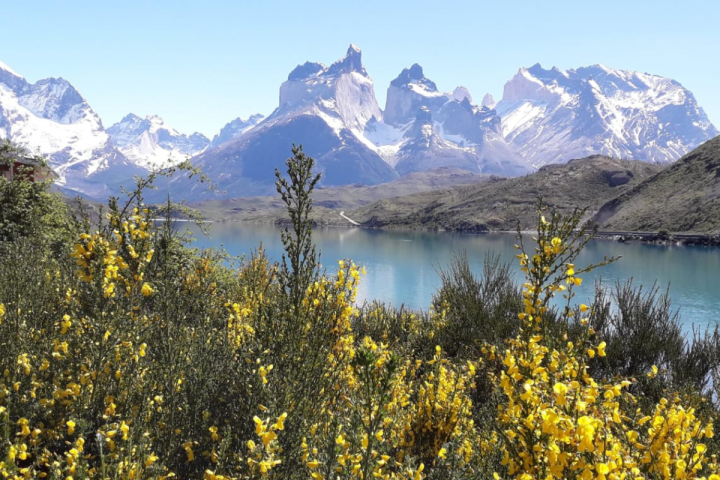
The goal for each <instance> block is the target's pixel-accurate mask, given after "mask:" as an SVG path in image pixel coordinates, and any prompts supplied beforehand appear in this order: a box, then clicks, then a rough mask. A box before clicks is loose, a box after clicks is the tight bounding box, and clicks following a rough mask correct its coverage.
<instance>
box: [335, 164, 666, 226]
mask: <svg viewBox="0 0 720 480" xmlns="http://www.w3.org/2000/svg"><path fill="white" fill-rule="evenodd" d="M660 170H661V167H658V166H656V165H652V164H649V163H646V162H640V161H635V160H616V159H612V158H608V157H604V156H600V155H595V156H592V157H588V158H584V159H577V160H571V161H570V162H568V163H567V164H558V165H548V166H546V167H543V168H541V169H540V170H539V171H538V172H536V173H533V174H530V175H527V176H525V177H517V178H510V179H502V178H491V179H489V180H488V181H485V182H482V183H478V184H474V185H468V186H460V187H454V188H450V189H445V190H435V191H430V192H424V193H419V194H414V195H409V196H404V197H399V198H392V199H384V200H380V201H378V202H375V203H373V204H371V205H368V206H365V207H361V208H358V209H356V210H353V211H352V212H348V213H347V214H348V216H350V217H351V218H353V219H354V220H357V221H359V222H362V223H363V224H364V225H367V226H374V227H387V228H430V229H445V230H462V231H476V232H483V231H493V230H494V231H501V230H514V229H516V228H517V225H518V221H519V222H520V228H522V229H530V228H533V227H534V226H535V225H536V222H537V217H536V210H535V205H536V201H537V198H538V196H542V197H543V198H544V199H545V202H546V203H547V204H548V205H551V206H556V207H557V208H558V209H559V210H560V211H562V212H569V211H571V210H572V209H573V208H574V207H581V208H582V207H588V209H589V212H588V216H590V215H592V214H594V213H595V212H596V211H597V210H598V209H599V208H600V207H601V206H602V205H603V204H605V202H607V201H608V200H610V199H612V198H614V197H616V196H618V195H620V194H622V193H624V192H627V191H629V190H631V189H632V188H633V187H635V186H637V185H639V184H640V183H641V182H643V181H644V180H646V179H648V178H650V177H652V176H654V175H655V174H657V173H658V172H659V171H660Z"/></svg>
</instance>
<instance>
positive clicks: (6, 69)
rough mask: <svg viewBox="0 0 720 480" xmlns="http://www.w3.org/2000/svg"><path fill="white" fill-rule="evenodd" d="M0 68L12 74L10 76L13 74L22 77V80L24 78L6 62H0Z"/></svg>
mask: <svg viewBox="0 0 720 480" xmlns="http://www.w3.org/2000/svg"><path fill="white" fill-rule="evenodd" d="M0 70H3V71H5V72H7V73H9V74H10V75H12V76H14V77H17V78H22V79H23V80H24V78H23V76H22V75H20V74H19V73H17V72H16V71H15V70H13V69H12V68H10V67H9V66H8V65H7V64H5V63H3V62H0Z"/></svg>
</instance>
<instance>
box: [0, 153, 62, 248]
mask: <svg viewBox="0 0 720 480" xmlns="http://www.w3.org/2000/svg"><path fill="white" fill-rule="evenodd" d="M19 160H22V161H23V163H26V162H27V163H31V164H33V165H37V166H38V167H40V168H46V167H47V162H46V161H45V159H44V158H43V157H40V156H30V155H28V153H27V152H26V151H25V150H24V149H23V148H20V147H17V146H14V145H12V144H11V143H10V142H9V141H5V143H3V144H0V165H4V166H7V167H9V168H11V169H12V168H14V165H15V162H17V161H19ZM27 168H30V167H27ZM22 170H23V168H21V172H20V175H15V176H14V177H13V178H12V179H7V178H5V177H0V243H1V242H11V241H14V240H17V239H20V238H27V237H30V236H32V237H33V238H34V241H38V240H43V241H47V240H49V241H54V240H57V238H58V235H60V234H61V232H62V231H64V227H66V226H67V222H68V218H69V217H68V215H67V208H66V205H65V204H64V203H63V201H62V200H61V199H60V197H59V195H58V194H56V193H53V192H52V191H51V185H52V181H51V180H49V179H48V180H43V181H32V180H31V179H30V176H29V175H25V174H23V173H25V172H23V171H22Z"/></svg>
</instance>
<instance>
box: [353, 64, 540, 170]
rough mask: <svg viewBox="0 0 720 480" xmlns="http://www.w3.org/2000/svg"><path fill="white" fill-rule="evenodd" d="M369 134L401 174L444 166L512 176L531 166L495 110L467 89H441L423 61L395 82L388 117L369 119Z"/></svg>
mask: <svg viewBox="0 0 720 480" xmlns="http://www.w3.org/2000/svg"><path fill="white" fill-rule="evenodd" d="M365 136H366V137H367V138H368V139H369V140H370V141H371V142H373V144H374V145H375V146H376V147H377V149H378V151H379V153H380V154H381V155H383V158H385V159H386V161H388V163H390V164H391V165H393V166H395V168H396V170H397V171H398V173H400V174H405V173H409V172H416V171H424V170H428V169H430V168H434V167H441V166H451V167H457V168H463V169H467V170H471V171H474V172H480V173H498V174H501V175H510V176H512V175H521V174H523V173H526V172H528V171H529V170H530V167H529V166H528V165H527V164H526V163H525V162H524V161H523V160H522V159H521V158H520V157H519V156H518V155H517V154H516V153H515V152H513V151H512V149H510V148H509V146H508V145H507V144H506V143H505V140H504V139H503V138H502V136H501V134H500V117H498V116H497V114H496V112H495V111H494V110H492V109H490V108H486V107H479V106H477V105H474V104H473V103H472V96H471V95H470V92H469V91H468V90H467V89H466V88H465V87H457V88H456V89H455V90H454V91H453V92H452V93H443V92H440V91H438V89H437V86H436V85H435V82H433V81H432V80H430V79H429V78H427V77H426V76H425V74H424V72H423V69H422V67H421V66H420V65H418V64H414V65H412V66H411V67H410V68H406V69H404V70H403V71H402V72H401V73H400V75H398V77H397V78H396V79H395V80H393V81H392V82H391V84H390V87H389V88H388V92H387V103H386V106H385V112H384V115H383V117H382V120H380V119H373V120H372V121H371V122H370V123H368V125H367V127H366V131H365Z"/></svg>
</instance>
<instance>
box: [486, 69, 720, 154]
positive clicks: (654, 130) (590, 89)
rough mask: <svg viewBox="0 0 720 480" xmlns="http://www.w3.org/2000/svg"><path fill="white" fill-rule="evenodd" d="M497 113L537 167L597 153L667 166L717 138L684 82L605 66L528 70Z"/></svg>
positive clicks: (520, 149)
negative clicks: (693, 149)
mask: <svg viewBox="0 0 720 480" xmlns="http://www.w3.org/2000/svg"><path fill="white" fill-rule="evenodd" d="M496 109H497V111H498V113H499V114H500V116H501V117H502V132H503V135H504V137H505V138H506V140H508V141H509V142H510V143H511V144H512V145H514V148H515V149H516V150H517V151H518V152H520V154H521V155H522V156H523V157H524V158H525V159H526V160H528V161H529V162H531V163H532V164H533V165H534V166H536V167H540V166H542V165H545V164H547V163H556V162H562V161H567V160H569V159H571V158H581V157H585V156H588V155H591V154H598V153H600V154H604V155H608V156H612V157H615V158H634V159H638V160H645V161H650V162H653V163H666V162H671V161H674V160H676V159H677V158H679V157H680V156H682V155H683V154H685V153H687V152H688V151H689V150H691V149H692V148H694V147H696V146H697V145H699V144H700V143H702V142H704V141H705V140H708V139H710V138H712V137H713V136H715V135H717V134H718V131H717V129H715V127H713V126H712V124H710V122H709V121H708V118H707V116H706V115H705V112H704V111H703V110H702V108H700V107H699V106H698V105H697V102H696V101H695V98H694V97H693V95H692V93H690V92H689V91H688V90H686V89H685V88H683V86H682V85H680V84H679V83H678V82H676V81H674V80H671V79H668V78H664V77H660V76H657V75H650V74H647V73H640V72H634V71H628V70H616V69H612V68H608V67H606V66H605V65H602V64H596V65H591V66H589V67H581V68H577V69H570V70H565V71H563V70H560V69H558V68H556V67H553V68H551V69H550V70H546V69H544V68H542V66H541V65H540V64H536V65H533V66H532V67H529V68H521V69H519V70H518V73H517V74H516V75H515V76H514V77H513V78H512V79H510V81H508V82H507V83H506V84H505V88H504V92H503V98H502V100H501V101H500V102H499V103H498V105H497V106H496Z"/></svg>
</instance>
